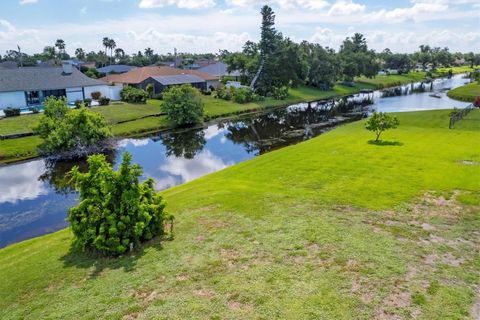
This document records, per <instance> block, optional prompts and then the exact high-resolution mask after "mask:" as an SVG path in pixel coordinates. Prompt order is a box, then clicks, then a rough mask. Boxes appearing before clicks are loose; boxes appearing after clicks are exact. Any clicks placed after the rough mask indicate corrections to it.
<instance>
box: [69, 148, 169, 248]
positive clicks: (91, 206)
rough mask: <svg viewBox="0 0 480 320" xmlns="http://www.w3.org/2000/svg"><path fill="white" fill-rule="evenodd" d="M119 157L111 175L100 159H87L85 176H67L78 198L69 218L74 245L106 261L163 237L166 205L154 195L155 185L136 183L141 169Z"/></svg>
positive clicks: (76, 173)
mask: <svg viewBox="0 0 480 320" xmlns="http://www.w3.org/2000/svg"><path fill="white" fill-rule="evenodd" d="M131 162H132V157H131V155H130V154H129V153H125V154H124V155H123V161H122V163H121V165H120V167H119V169H118V171H113V169H112V166H111V165H110V164H109V163H108V162H107V160H106V158H105V156H104V155H94V156H90V157H89V158H88V165H89V170H88V172H87V173H81V172H80V171H79V168H78V167H74V168H73V169H72V171H71V173H70V174H71V177H72V182H73V183H74V185H75V187H76V189H77V190H78V191H79V192H80V203H79V205H78V206H76V207H73V208H71V209H70V210H69V212H68V220H69V221H70V225H71V228H72V231H73V234H74V245H76V246H78V247H79V248H81V249H82V250H93V251H97V252H100V253H103V254H106V255H114V256H115V255H121V254H123V253H125V252H126V251H127V250H130V248H132V247H137V246H139V245H140V244H141V243H142V242H144V241H148V240H150V239H152V238H153V237H156V236H161V235H163V234H164V222H165V220H166V213H165V210H164V209H165V203H164V201H163V199H162V197H161V196H160V195H159V194H158V193H157V192H155V189H154V181H153V180H152V179H148V180H147V181H145V182H143V183H140V182H139V177H140V176H141V175H142V168H141V167H140V166H138V165H132V164H131Z"/></svg>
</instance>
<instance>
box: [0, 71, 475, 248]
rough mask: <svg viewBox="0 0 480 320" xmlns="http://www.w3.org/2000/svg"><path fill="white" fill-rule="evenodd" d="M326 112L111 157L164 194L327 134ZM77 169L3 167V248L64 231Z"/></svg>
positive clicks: (218, 129) (151, 143)
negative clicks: (124, 160) (130, 165)
mask: <svg viewBox="0 0 480 320" xmlns="http://www.w3.org/2000/svg"><path fill="white" fill-rule="evenodd" d="M465 82H466V79H462V78H461V77H454V78H453V79H450V80H438V81H435V83H434V91H435V92H439V94H440V95H441V97H442V98H441V99H438V98H433V97H430V95H431V94H432V93H431V92H426V93H420V94H413V95H406V96H399V97H391V98H381V93H380V92H375V93H374V97H375V100H376V101H375V104H374V105H373V106H372V107H373V108H374V109H376V110H379V111H389V112H393V111H395V112H398V111H413V110H427V109H444V108H453V107H454V106H457V107H462V106H464V105H466V104H465V103H461V102H457V101H453V100H450V99H448V98H447V97H446V94H445V92H443V91H442V89H443V88H454V87H457V86H460V85H463V84H464V83H465ZM362 97H363V95H357V96H356V97H355V99H361V98H362ZM324 107H325V105H322V104H319V105H316V104H311V105H310V107H309V106H308V105H307V104H299V105H296V106H291V107H289V108H287V109H281V110H276V111H273V112H269V113H267V114H263V115H255V116H248V117H244V118H241V119H239V120H237V121H234V122H226V123H222V124H218V125H211V126H208V127H207V128H204V129H196V130H188V131H184V132H176V133H164V134H159V135H157V136H153V137H150V138H144V139H126V140H122V141H120V142H119V146H118V149H117V150H116V151H115V152H112V153H111V154H108V155H107V158H108V160H109V161H110V162H111V163H112V164H113V165H114V166H117V165H118V163H119V162H120V160H121V155H122V153H123V152H124V151H128V152H130V153H131V154H132V155H133V161H134V162H135V163H138V164H140V165H141V166H142V167H143V168H144V177H152V178H153V179H155V181H156V187H157V189H158V190H163V189H166V188H169V187H172V186H175V185H178V184H182V183H185V182H188V181H191V180H193V179H196V178H199V177H201V176H204V175H206V174H209V173H212V172H215V171H218V170H221V169H224V168H226V167H228V166H231V165H234V164H236V163H239V162H242V161H245V160H248V159H251V158H254V157H256V156H258V155H260V154H263V153H266V152H269V151H271V150H273V149H278V148H281V147H284V146H287V145H290V144H294V143H298V142H300V141H303V140H306V139H309V138H311V137H314V136H317V135H319V134H321V133H323V132H325V131H326V130H329V129H330V128H331V126H332V125H333V123H331V122H328V121H329V120H330V121H331V120H332V118H333V117H334V115H333V114H332V113H331V112H329V111H328V110H326V109H325V108H324ZM344 120H346V119H344ZM74 165H79V166H80V167H81V168H85V167H86V164H85V162H60V163H56V164H51V163H48V162H46V161H45V160H43V159H37V160H32V161H28V162H24V163H19V164H14V165H9V166H4V167H0V247H4V246H6V245H8V244H10V243H14V242H18V241H21V240H24V239H28V238H32V237H35V236H39V235H43V234H46V233H49V232H53V231H56V230H59V229H62V228H64V227H65V226H67V222H66V220H65V219H66V216H67V211H68V208H70V207H71V206H73V205H75V204H76V202H77V200H78V199H77V194H76V193H75V192H74V190H72V189H71V186H69V184H68V183H67V181H66V179H65V173H66V172H68V171H69V170H70V169H71V168H72V166H74Z"/></svg>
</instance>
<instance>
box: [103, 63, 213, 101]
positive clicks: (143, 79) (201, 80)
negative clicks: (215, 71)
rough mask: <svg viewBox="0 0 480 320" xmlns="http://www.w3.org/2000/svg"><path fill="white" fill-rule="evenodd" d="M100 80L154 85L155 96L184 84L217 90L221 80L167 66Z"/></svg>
mask: <svg viewBox="0 0 480 320" xmlns="http://www.w3.org/2000/svg"><path fill="white" fill-rule="evenodd" d="M100 80H103V81H106V82H108V83H110V84H121V85H129V86H133V87H136V88H140V89H144V90H145V89H146V88H147V85H149V84H152V85H153V87H154V95H160V94H161V93H162V92H163V91H164V90H165V89H166V88H167V87H169V86H174V85H182V84H191V85H192V86H194V87H196V88H199V89H201V90H207V89H209V88H212V87H213V88H217V87H218V83H219V78H218V77H217V76H213V75H210V74H208V73H204V72H200V71H198V70H183V69H176V68H171V67H166V66H151V67H143V68H137V69H134V70H132V71H130V72H127V73H123V74H110V75H107V76H106V77H104V78H101V79H100Z"/></svg>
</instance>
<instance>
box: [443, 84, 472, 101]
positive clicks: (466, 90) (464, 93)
mask: <svg viewBox="0 0 480 320" xmlns="http://www.w3.org/2000/svg"><path fill="white" fill-rule="evenodd" d="M447 95H448V96H449V97H450V98H452V99H455V100H459V101H465V102H473V101H474V100H475V98H476V97H480V83H478V82H472V83H469V84H467V85H464V86H461V87H458V88H456V89H453V90H450V91H448V93H447Z"/></svg>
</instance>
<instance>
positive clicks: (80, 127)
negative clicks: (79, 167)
mask: <svg viewBox="0 0 480 320" xmlns="http://www.w3.org/2000/svg"><path fill="white" fill-rule="evenodd" d="M34 132H35V133H36V134H38V135H40V137H41V138H42V139H43V142H42V144H41V145H40V152H41V153H42V154H47V155H49V154H53V153H56V152H66V151H72V150H75V151H77V152H81V151H82V150H85V152H87V151H86V150H87V149H88V148H89V147H90V146H94V145H96V144H98V143H100V142H101V141H102V140H104V139H106V138H108V137H111V136H112V133H111V130H110V128H109V126H108V125H107V122H106V120H105V118H103V116H101V115H100V114H98V113H95V112H93V111H90V110H89V109H86V108H84V107H80V109H78V110H71V109H70V108H69V107H68V106H67V102H66V100H65V99H64V98H61V99H56V98H53V97H49V98H47V100H46V102H45V112H44V113H43V115H42V116H41V117H40V122H39V124H38V125H37V126H36V127H35V128H34Z"/></svg>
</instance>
